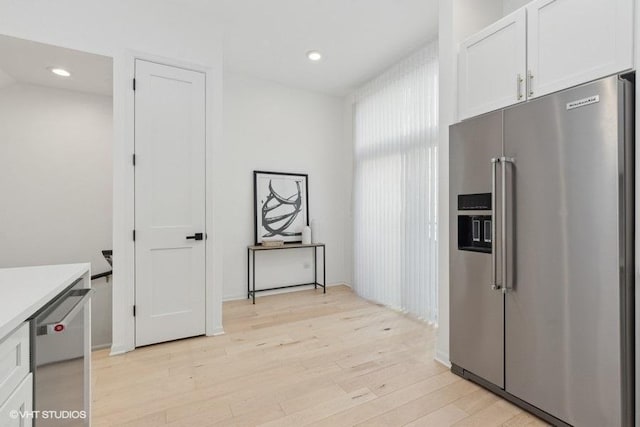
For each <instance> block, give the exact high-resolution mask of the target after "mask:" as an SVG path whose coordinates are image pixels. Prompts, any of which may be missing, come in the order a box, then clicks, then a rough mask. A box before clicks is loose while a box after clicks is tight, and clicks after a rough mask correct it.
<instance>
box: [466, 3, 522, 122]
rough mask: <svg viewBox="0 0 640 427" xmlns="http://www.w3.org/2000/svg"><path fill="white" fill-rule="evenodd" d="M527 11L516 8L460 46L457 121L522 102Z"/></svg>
mask: <svg viewBox="0 0 640 427" xmlns="http://www.w3.org/2000/svg"><path fill="white" fill-rule="evenodd" d="M526 23H527V21H526V12H525V10H524V9H519V10H517V11H515V12H514V13H512V14H510V15H507V16H505V17H504V18H502V19H501V20H499V21H498V22H496V23H494V24H492V25H491V26H489V27H487V28H485V29H483V30H482V31H480V32H479V33H477V34H475V35H473V36H471V37H470V38H468V39H467V40H465V41H464V42H462V43H461V45H460V53H459V63H458V71H459V72H458V77H459V81H458V85H459V86H458V87H459V88H460V90H459V95H460V98H459V106H460V118H462V119H464V118H468V117H473V116H476V115H478V114H482V113H485V112H488V111H492V110H496V109H499V108H502V107H506V106H507V105H511V104H515V103H517V102H520V101H524V99H525V87H524V86H525V85H524V83H525V80H524V79H525V75H526V72H527V68H526V67H527V57H526V55H527V49H526Z"/></svg>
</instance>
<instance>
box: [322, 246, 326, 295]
mask: <svg viewBox="0 0 640 427" xmlns="http://www.w3.org/2000/svg"><path fill="white" fill-rule="evenodd" d="M322 283H324V286H323V287H322V288H323V289H324V292H323V293H324V294H326V293H327V247H326V246H323V247H322Z"/></svg>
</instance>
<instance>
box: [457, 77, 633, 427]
mask: <svg viewBox="0 0 640 427" xmlns="http://www.w3.org/2000/svg"><path fill="white" fill-rule="evenodd" d="M633 80H634V78H633V75H631V77H629V76H625V77H622V76H612V77H608V78H605V79H602V80H599V81H596V82H593V83H589V84H585V85H582V86H579V87H576V88H572V89H568V90H565V91H562V92H558V93H555V94H551V95H547V96H544V97H541V98H538V99H535V100H533V101H530V102H526V103H524V104H520V105H517V106H514V107H510V108H507V109H504V110H501V111H497V112H493V113H489V114H485V115H483V116H479V117H476V118H473V119H469V120H466V121H463V122H461V123H458V124H455V125H453V126H451V128H450V189H451V190H450V191H451V197H450V224H451V227H450V239H451V240H450V284H451V287H450V333H451V335H450V337H451V339H450V358H451V363H452V371H453V372H455V373H457V374H458V375H461V376H463V377H465V378H467V379H470V380H472V381H475V382H477V383H479V384H481V385H483V386H484V387H486V388H489V389H490V390H492V391H494V392H495V393H497V394H499V395H501V396H503V397H505V398H507V399H509V400H511V401H512V402H514V403H516V404H518V405H520V406H521V407H523V408H525V409H527V410H529V411H531V412H533V413H535V414H536V415H538V416H540V417H542V418H544V419H545V420H547V421H548V422H550V423H552V424H555V425H575V426H593V427H603V426H632V425H634V422H635V421H634V389H633V387H634V361H633V357H634V348H633V347H634V338H633V333H634V326H633V322H634V291H633V289H634V279H633V277H634V276H633V274H634V261H633V257H634V251H633V244H634V227H633V220H634V218H633V216H634V153H633V146H634V144H633V138H634V109H633V105H634V95H633V93H634V88H633V86H634V84H633Z"/></svg>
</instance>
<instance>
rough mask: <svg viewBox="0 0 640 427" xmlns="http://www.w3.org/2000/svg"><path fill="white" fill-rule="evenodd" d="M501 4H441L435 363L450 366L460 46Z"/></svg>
mask: <svg viewBox="0 0 640 427" xmlns="http://www.w3.org/2000/svg"><path fill="white" fill-rule="evenodd" d="M503 8H504V4H503V2H502V0H440V3H439V14H440V18H439V28H440V36H439V54H440V141H439V149H438V153H439V155H438V158H439V160H438V161H439V165H438V169H439V172H438V200H440V203H439V205H438V226H439V229H438V311H439V314H438V336H437V340H436V359H438V360H439V361H441V362H442V363H444V364H448V363H449V203H448V200H449V126H450V125H451V124H453V123H455V122H456V121H457V116H458V105H457V104H458V103H457V96H458V91H457V73H458V66H457V64H458V59H457V55H458V44H459V43H460V41H462V40H464V39H465V38H466V37H468V36H470V35H472V34H473V33H475V32H477V31H478V30H480V29H482V28H484V27H485V26H487V25H489V24H491V23H492V22H495V21H497V20H498V19H500V18H501V17H502V16H503V12H504V11H503Z"/></svg>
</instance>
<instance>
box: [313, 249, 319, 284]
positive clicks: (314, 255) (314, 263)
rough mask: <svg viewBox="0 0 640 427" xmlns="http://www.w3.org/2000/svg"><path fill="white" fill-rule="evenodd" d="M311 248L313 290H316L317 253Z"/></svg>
mask: <svg viewBox="0 0 640 427" xmlns="http://www.w3.org/2000/svg"><path fill="white" fill-rule="evenodd" d="M317 249H318V248H317V247H314V248H313V289H318V252H317Z"/></svg>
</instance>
